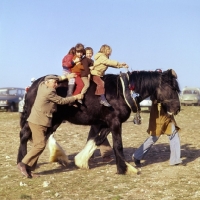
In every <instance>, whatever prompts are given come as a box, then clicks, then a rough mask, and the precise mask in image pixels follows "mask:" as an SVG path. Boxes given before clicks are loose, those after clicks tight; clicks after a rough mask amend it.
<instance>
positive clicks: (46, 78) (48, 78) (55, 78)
mask: <svg viewBox="0 0 200 200" xmlns="http://www.w3.org/2000/svg"><path fill="white" fill-rule="evenodd" d="M50 79H54V80H56V81H59V78H58V76H55V75H48V76H46V77H45V79H44V80H45V81H48V80H50Z"/></svg>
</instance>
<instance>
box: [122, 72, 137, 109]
mask: <svg viewBox="0 0 200 200" xmlns="http://www.w3.org/2000/svg"><path fill="white" fill-rule="evenodd" d="M119 77H120V81H121V84H122V90H123V96H124V99H125V101H126V104H127V105H128V107H129V108H130V109H131V110H132V111H133V112H134V107H136V108H137V111H138V110H139V109H138V105H137V102H136V101H135V99H134V98H132V97H131V91H130V90H129V80H128V78H129V77H128V74H126V73H121V72H120V75H119Z"/></svg>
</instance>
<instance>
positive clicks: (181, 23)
mask: <svg viewBox="0 0 200 200" xmlns="http://www.w3.org/2000/svg"><path fill="white" fill-rule="evenodd" d="M79 42H80V43H82V44H84V45H85V46H91V47H92V48H93V49H94V53H97V52H98V51H99V49H100V47H101V45H103V44H108V45H110V46H111V47H112V49H113V51H112V55H111V57H110V59H113V60H117V61H119V62H126V63H127V64H128V65H129V67H130V68H129V69H130V70H155V69H156V68H161V69H162V70H167V69H171V68H172V69H174V70H175V71H176V72H177V74H178V81H179V84H180V87H181V89H182V88H183V87H184V86H196V87H200V78H199V76H200V1H199V0H187V1H186V0H115V1H113V0H98V1H97V0H82V1H80V0H73V1H67V0H48V1H47V0H42V1H41V0H34V1H33V0H17V1H15V0H1V1H0V71H1V72H0V74H1V78H0V87H6V86H18V87H26V86H27V85H29V84H30V79H31V78H32V77H36V78H39V77H41V76H44V75H47V74H62V65H61V61H62V58H63V57H64V56H65V55H66V54H67V52H68V50H69V49H70V48H71V47H72V46H74V45H76V44H77V43H79ZM122 71H123V70H122ZM107 73H114V74H118V73H119V70H118V69H113V68H110V69H109V70H107Z"/></svg>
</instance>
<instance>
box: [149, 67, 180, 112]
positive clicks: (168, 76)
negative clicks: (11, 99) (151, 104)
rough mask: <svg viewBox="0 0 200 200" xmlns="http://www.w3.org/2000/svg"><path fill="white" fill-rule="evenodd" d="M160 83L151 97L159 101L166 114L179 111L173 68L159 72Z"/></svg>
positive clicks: (175, 76)
mask: <svg viewBox="0 0 200 200" xmlns="http://www.w3.org/2000/svg"><path fill="white" fill-rule="evenodd" d="M160 74H161V76H160V85H159V87H158V88H157V89H156V92H155V93H154V94H153V95H152V98H153V99H155V100H156V101H157V102H160V103H161V104H162V106H163V109H164V110H165V111H166V112H167V113H168V114H174V115H176V114H178V112H179V111H180V108H181V107H180V100H179V93H180V89H179V85H178V82H177V75H176V72H175V71H174V70H173V69H169V70H167V71H164V72H162V73H160Z"/></svg>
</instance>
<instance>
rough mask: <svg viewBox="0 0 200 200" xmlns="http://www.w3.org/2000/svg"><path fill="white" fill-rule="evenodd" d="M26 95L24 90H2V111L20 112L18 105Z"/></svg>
mask: <svg viewBox="0 0 200 200" xmlns="http://www.w3.org/2000/svg"><path fill="white" fill-rule="evenodd" d="M24 94H25V89H24V88H15V87H5V88H0V110H2V111H10V112H14V111H18V103H19V101H20V100H22V98H23V96H24Z"/></svg>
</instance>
